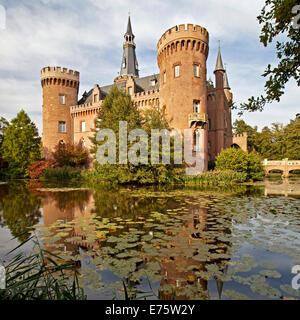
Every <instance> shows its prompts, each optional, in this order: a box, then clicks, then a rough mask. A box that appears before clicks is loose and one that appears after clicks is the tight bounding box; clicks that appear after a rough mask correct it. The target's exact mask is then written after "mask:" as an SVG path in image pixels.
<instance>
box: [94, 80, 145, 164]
mask: <svg viewBox="0 0 300 320" xmlns="http://www.w3.org/2000/svg"><path fill="white" fill-rule="evenodd" d="M119 121H127V130H128V132H130V131H131V130H133V129H137V128H141V115H140V113H139V111H138V109H137V107H136V106H135V105H134V104H133V102H132V101H131V97H130V95H128V94H126V93H125V92H124V91H123V90H121V89H119V88H118V87H117V86H116V85H115V86H113V87H112V89H111V90H110V92H109V93H108V95H107V96H106V98H105V100H104V102H103V104H102V106H101V110H100V112H99V114H98V117H97V120H96V132H95V135H94V137H93V138H91V141H92V143H93V145H94V148H92V149H91V152H92V153H96V150H97V147H98V146H99V145H101V144H103V143H104V142H99V141H97V140H96V136H97V130H99V129H111V130H113V131H114V133H115V135H116V150H117V163H118V161H119V159H118V158H119V157H118V150H119Z"/></svg>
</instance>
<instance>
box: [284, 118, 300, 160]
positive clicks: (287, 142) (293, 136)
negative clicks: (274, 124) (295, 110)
mask: <svg viewBox="0 0 300 320" xmlns="http://www.w3.org/2000/svg"><path fill="white" fill-rule="evenodd" d="M283 136H284V146H285V153H284V158H289V159H291V160H299V159H300V118H299V117H296V118H295V120H291V121H290V123H289V124H288V125H287V126H285V127H284V129H283Z"/></svg>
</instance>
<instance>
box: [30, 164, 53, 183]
mask: <svg viewBox="0 0 300 320" xmlns="http://www.w3.org/2000/svg"><path fill="white" fill-rule="evenodd" d="M56 166H57V162H56V160H43V161H37V162H35V163H34V164H32V165H31V166H30V167H28V175H29V177H30V179H39V178H41V177H42V175H43V173H44V171H45V170H46V169H49V168H54V167H56Z"/></svg>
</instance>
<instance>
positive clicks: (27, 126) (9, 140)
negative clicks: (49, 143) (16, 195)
mask: <svg viewBox="0 0 300 320" xmlns="http://www.w3.org/2000/svg"><path fill="white" fill-rule="evenodd" d="M40 144H41V138H40V137H39V135H38V130H37V127H36V126H35V124H34V123H33V122H32V121H31V120H30V118H29V117H28V115H27V114H26V112H25V111H24V110H21V111H20V112H19V113H18V115H17V117H16V118H14V119H12V120H11V123H10V125H9V126H8V127H7V129H6V130H5V136H4V140H3V143H2V146H1V152H2V156H3V159H4V160H5V161H6V162H8V170H7V175H8V177H10V178H25V177H26V176H27V168H28V167H29V166H30V165H31V164H32V163H34V162H35V161H38V160H40V159H41V146H40Z"/></svg>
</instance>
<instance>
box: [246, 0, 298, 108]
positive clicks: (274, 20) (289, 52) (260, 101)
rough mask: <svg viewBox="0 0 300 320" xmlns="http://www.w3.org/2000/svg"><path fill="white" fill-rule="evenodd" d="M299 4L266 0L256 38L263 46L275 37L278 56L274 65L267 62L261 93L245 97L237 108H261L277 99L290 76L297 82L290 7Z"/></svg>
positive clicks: (295, 33) (289, 0)
mask: <svg viewBox="0 0 300 320" xmlns="http://www.w3.org/2000/svg"><path fill="white" fill-rule="evenodd" d="M297 4H299V1H297V0H266V2H265V5H264V7H263V8H262V10H261V14H260V15H259V16H258V17H257V19H258V21H259V23H260V24H263V27H262V30H261V34H260V42H261V43H263V45H264V46H265V47H267V46H268V45H269V44H271V43H272V42H273V41H274V39H275V38H276V37H277V38H279V41H277V42H276V50H277V52H276V55H277V59H278V60H279V62H278V65H277V66H276V67H273V68H272V67H271V65H270V64H268V66H267V68H266V70H265V72H264V73H263V77H265V78H266V77H268V79H267V81H266V83H265V95H264V96H263V95H261V96H260V97H257V98H255V97H254V96H253V97H251V98H250V99H249V100H248V103H245V104H242V105H241V110H242V111H243V110H249V111H257V110H259V111H262V110H263V108H264V107H265V105H266V104H267V103H271V102H273V101H277V102H279V101H280V98H281V96H282V95H283V94H284V90H285V85H286V84H287V82H288V81H289V80H290V79H294V80H295V81H296V83H297V84H298V86H299V85H300V74H299V68H300V51H299V47H300V29H295V28H294V27H293V24H292V23H291V22H292V19H293V17H294V15H295V14H294V13H292V8H293V7H294V6H295V5H297Z"/></svg>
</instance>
